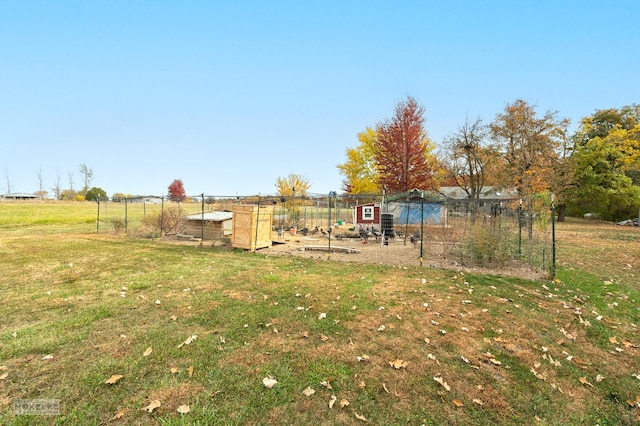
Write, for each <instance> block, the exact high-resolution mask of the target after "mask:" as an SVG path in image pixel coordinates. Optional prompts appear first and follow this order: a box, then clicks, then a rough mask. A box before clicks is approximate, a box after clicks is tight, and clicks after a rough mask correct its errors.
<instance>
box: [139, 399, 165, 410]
mask: <svg viewBox="0 0 640 426" xmlns="http://www.w3.org/2000/svg"><path fill="white" fill-rule="evenodd" d="M160 406H162V404H161V403H160V400H159V399H154V400H153V401H151V402H150V403H149V405H147V406H146V407H142V408H141V410H142V411H146V412H147V413H149V414H151V413H153V410H155V409H156V408H159V407H160Z"/></svg>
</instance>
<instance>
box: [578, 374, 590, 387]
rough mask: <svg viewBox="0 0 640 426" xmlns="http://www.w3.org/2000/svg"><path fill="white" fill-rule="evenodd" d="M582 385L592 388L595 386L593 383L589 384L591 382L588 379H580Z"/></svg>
mask: <svg viewBox="0 0 640 426" xmlns="http://www.w3.org/2000/svg"><path fill="white" fill-rule="evenodd" d="M579 380H580V383H582V384H583V385H586V386H589V387H590V388H592V387H593V385H592V384H591V383H589V381H588V380H587V378H586V377H580V379H579Z"/></svg>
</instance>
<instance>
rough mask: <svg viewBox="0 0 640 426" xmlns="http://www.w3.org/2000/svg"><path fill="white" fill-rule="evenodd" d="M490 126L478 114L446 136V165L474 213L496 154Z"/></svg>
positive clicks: (450, 175)
mask: <svg viewBox="0 0 640 426" xmlns="http://www.w3.org/2000/svg"><path fill="white" fill-rule="evenodd" d="M487 136H488V128H487V126H486V125H484V124H482V120H480V119H479V118H478V119H476V121H475V122H473V123H469V119H468V118H467V119H465V122H464V124H463V125H462V126H460V127H459V128H458V130H457V131H456V132H454V133H452V134H450V135H449V136H447V137H446V138H445V151H446V166H445V167H446V169H447V172H448V174H449V177H450V178H451V180H453V182H455V184H456V185H457V186H459V187H460V188H461V189H462V190H463V191H464V192H466V193H467V197H468V198H469V202H470V208H471V212H472V213H475V212H476V210H477V206H478V202H479V201H480V195H481V194H480V192H481V190H482V187H483V186H484V185H485V181H486V169H487V166H488V163H489V162H490V161H491V159H492V158H494V157H495V155H494V150H493V149H492V148H491V147H490V146H489V144H488V137H487Z"/></svg>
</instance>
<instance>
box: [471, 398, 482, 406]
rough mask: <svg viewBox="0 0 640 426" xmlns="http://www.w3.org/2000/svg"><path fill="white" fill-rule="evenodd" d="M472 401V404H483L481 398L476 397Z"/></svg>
mask: <svg viewBox="0 0 640 426" xmlns="http://www.w3.org/2000/svg"><path fill="white" fill-rule="evenodd" d="M473 403H474V404H478V405H484V402H482V400H481V399H478V398H476V399H474V400H473Z"/></svg>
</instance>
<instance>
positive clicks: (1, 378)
mask: <svg viewBox="0 0 640 426" xmlns="http://www.w3.org/2000/svg"><path fill="white" fill-rule="evenodd" d="M7 377H9V372H8V371H7V372H5V373H2V374H0V380H4V379H6V378H7Z"/></svg>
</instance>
